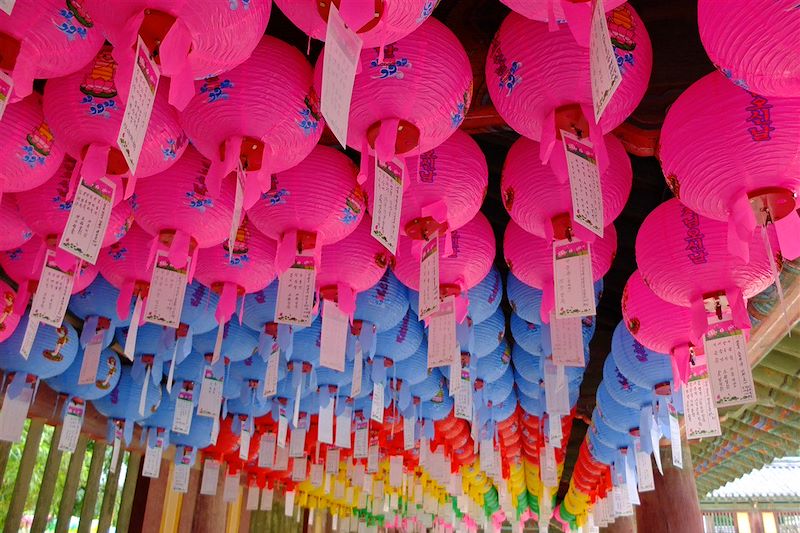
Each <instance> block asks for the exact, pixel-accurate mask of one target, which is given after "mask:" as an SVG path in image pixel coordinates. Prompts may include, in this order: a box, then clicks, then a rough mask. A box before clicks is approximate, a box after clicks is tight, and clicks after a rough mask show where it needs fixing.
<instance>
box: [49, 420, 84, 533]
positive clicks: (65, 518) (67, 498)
mask: <svg viewBox="0 0 800 533" xmlns="http://www.w3.org/2000/svg"><path fill="white" fill-rule="evenodd" d="M88 443H89V438H88V437H87V436H86V435H81V436H80V437H78V445H77V446H76V447H75V451H74V452H73V453H72V457H70V458H69V466H68V467H67V479H66V481H65V482H64V491H63V492H62V493H61V501H60V502H59V504H58V519H57V521H56V531H55V533H67V531H68V530H69V520H70V518H72V510H73V508H74V507H75V496H76V495H77V493H78V486H79V485H80V483H81V470H82V468H83V459H84V457H85V456H86V445H87V444H88Z"/></svg>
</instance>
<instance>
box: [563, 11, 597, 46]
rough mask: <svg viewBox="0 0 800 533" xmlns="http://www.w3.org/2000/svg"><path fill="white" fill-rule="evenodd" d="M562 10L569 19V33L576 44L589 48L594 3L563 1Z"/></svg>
mask: <svg viewBox="0 0 800 533" xmlns="http://www.w3.org/2000/svg"><path fill="white" fill-rule="evenodd" d="M561 9H563V10H564V16H565V18H566V19H567V23H568V26H569V31H570V32H572V36H573V37H574V38H575V42H576V43H578V44H579V45H580V46H583V47H584V48H588V47H589V35H590V34H591V28H592V2H577V3H576V2H570V1H569V0H561Z"/></svg>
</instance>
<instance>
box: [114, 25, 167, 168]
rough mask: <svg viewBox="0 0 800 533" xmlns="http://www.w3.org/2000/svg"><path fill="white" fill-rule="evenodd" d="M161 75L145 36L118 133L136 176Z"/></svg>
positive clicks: (119, 143)
mask: <svg viewBox="0 0 800 533" xmlns="http://www.w3.org/2000/svg"><path fill="white" fill-rule="evenodd" d="M160 76H161V72H160V70H159V67H158V65H157V64H156V62H155V59H154V58H153V56H152V54H151V53H150V50H148V49H147V46H146V45H145V44H144V41H143V40H142V38H141V36H140V37H139V41H138V44H137V46H136V62H135V64H134V66H133V75H132V77H131V86H130V91H129V93H128V101H127V102H126V104H125V114H124V115H123V117H122V124H121V125H120V128H119V135H118V136H117V146H119V149H120V151H121V152H122V155H123V157H124V158H125V161H126V162H127V163H128V168H129V169H130V173H131V174H132V175H134V176H135V175H136V166H137V164H138V162H139V154H141V152H142V146H143V144H144V138H145V135H146V134H147V126H148V125H149V124H150V115H151V114H152V112H153V104H154V103H155V101H156V93H157V91H158V81H159V77H160Z"/></svg>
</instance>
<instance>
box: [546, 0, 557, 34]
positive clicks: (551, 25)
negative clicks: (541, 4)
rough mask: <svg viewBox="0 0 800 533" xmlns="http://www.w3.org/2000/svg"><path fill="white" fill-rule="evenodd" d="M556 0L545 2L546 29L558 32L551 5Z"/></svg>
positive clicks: (554, 12) (554, 11)
mask: <svg viewBox="0 0 800 533" xmlns="http://www.w3.org/2000/svg"><path fill="white" fill-rule="evenodd" d="M555 2H556V0H547V29H548V30H549V31H558V21H557V20H556V9H555V6H554V5H553V4H554V3H555Z"/></svg>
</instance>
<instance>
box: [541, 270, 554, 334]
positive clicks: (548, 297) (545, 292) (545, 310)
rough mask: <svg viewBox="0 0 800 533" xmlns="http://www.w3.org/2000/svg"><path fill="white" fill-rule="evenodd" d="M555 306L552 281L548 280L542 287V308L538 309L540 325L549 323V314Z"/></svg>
mask: <svg viewBox="0 0 800 533" xmlns="http://www.w3.org/2000/svg"><path fill="white" fill-rule="evenodd" d="M555 306H556V295H555V287H554V286H553V281H552V280H550V281H548V282H547V283H545V284H544V287H542V307H541V308H540V309H539V316H540V317H541V319H542V324H549V323H550V313H552V312H553V309H554V308H555Z"/></svg>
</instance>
